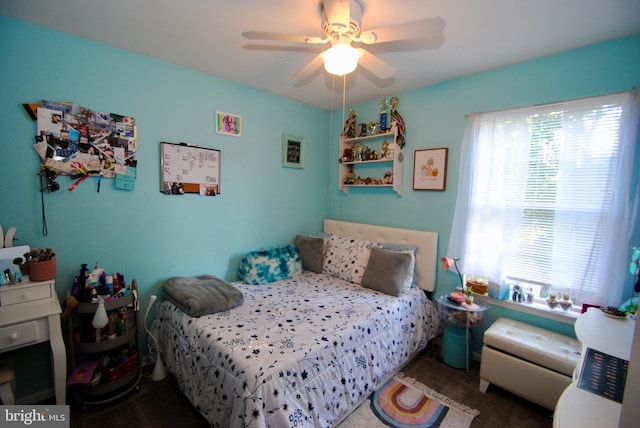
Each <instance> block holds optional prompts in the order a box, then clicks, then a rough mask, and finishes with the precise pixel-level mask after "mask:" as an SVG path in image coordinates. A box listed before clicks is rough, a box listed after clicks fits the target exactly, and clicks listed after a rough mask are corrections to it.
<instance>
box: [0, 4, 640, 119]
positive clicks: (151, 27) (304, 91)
mask: <svg viewBox="0 0 640 428" xmlns="http://www.w3.org/2000/svg"><path fill="white" fill-rule="evenodd" d="M359 1H360V3H361V4H362V8H363V13H362V30H368V29H374V28H379V27H383V26H386V25H391V24H398V23H403V22H409V21H414V20H417V19H423V18H429V17H433V16H440V17H442V18H443V19H444V20H445V21H446V23H447V25H446V28H445V30H444V41H443V43H442V44H441V46H440V47H439V48H430V49H417V48H416V46H415V45H413V46H412V45H411V44H404V45H400V46H401V47H402V46H404V49H402V50H398V51H397V52H390V51H388V48H387V50H386V51H383V49H382V48H384V46H381V45H372V46H371V47H370V49H369V50H370V51H371V52H374V51H375V53H376V54H377V56H378V57H379V58H381V59H383V60H384V61H386V62H388V63H390V64H392V65H393V66H394V67H395V68H396V73H395V76H394V77H393V78H391V79H387V80H384V81H381V80H378V79H376V78H375V77H373V76H372V75H371V73H369V72H367V71H366V70H363V69H362V67H358V68H357V69H356V71H355V72H353V73H352V74H350V75H348V76H347V78H346V85H347V92H346V94H347V95H346V98H347V103H348V104H356V103H360V102H363V101H370V100H373V99H377V98H379V97H380V96H391V95H397V94H399V93H401V92H404V91H408V90H412V89H416V88H420V87H423V86H426V85H430V84H434V83H437V82H442V81H445V80H449V79H452V78H456V77H460V76H464V75H468V74H472V73H476V72H480V71H484V70H489V69H492V68H496V67H500V66H504V65H508V64H513V63H517V62H521V61H525V60H529V59H532V58H536V57H540V56H544V55H549V54H554V53H557V52H562V51H565V50H569V49H573V48H577V47H581V46H586V45H589V44H593V43H597V42H600V41H605V40H611V39H615V38H618V37H623V36H628V35H632V34H637V33H640V1H639V0H528V1H525V0H392V1H391V0H359ZM320 3H321V2H320V0H226V1H220V0H93V1H92V0H0V13H2V14H3V15H7V16H10V17H14V18H17V19H21V20H25V21H29V22H33V23H36V24H39V25H42V26H45V27H50V28H53V29H55V30H59V31H64V32H67V33H71V34H75V35H78V36H81V37H84V38H87V39H91V40H95V41H98V42H103V43H106V44H109V45H113V46H117V47H120V48H124V49H128V50H131V51H134V52H138V53H141V54H145V55H149V56H151V57H155V58H159V59H162V60H165V61H167V62H170V63H174V64H179V65H182V66H185V67H189V68H192V69H194V70H198V71H201V72H203V73H207V74H211V75H214V76H217V77H221V78H223V79H226V80H230V81H235V82H238V83H242V84H245V85H248V86H252V87H255V88H258V89H263V90H265V91H268V92H271V93H274V94H277V95H281V96H283V97H287V98H291V99H294V100H299V101H302V102H305V103H308V104H311V105H313V106H317V107H321V108H324V109H330V108H332V107H339V106H340V105H341V103H342V101H341V93H342V84H343V79H342V78H340V77H338V78H335V79H334V78H333V77H332V76H331V75H328V74H327V73H326V72H325V71H324V70H323V69H319V70H318V72H317V73H315V74H314V76H312V78H311V79H307V81H296V80H295V79H294V78H293V74H294V73H295V72H296V71H298V70H299V69H300V68H301V67H303V66H304V65H305V64H306V63H307V62H308V61H310V60H311V59H313V58H314V57H315V55H316V54H317V53H318V52H319V49H322V48H326V47H325V45H320V46H319V45H306V44H295V43H285V42H265V41H252V40H247V39H245V38H243V37H242V35H241V33H242V32H244V31H249V30H258V31H270V32H279V33H291V34H296V35H312V36H322V33H321V17H320V16H321V15H320V13H321V12H320V10H321V9H320ZM395 47H396V48H397V47H398V46H397V45H395ZM332 91H333V93H332Z"/></svg>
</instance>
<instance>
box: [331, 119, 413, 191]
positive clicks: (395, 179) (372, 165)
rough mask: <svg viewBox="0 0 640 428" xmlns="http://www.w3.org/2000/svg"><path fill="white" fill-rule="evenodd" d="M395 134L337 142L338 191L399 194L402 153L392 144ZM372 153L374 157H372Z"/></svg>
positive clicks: (343, 138) (393, 132) (342, 139)
mask: <svg viewBox="0 0 640 428" xmlns="http://www.w3.org/2000/svg"><path fill="white" fill-rule="evenodd" d="M396 136H397V131H396V130H395V128H393V129H392V131H391V132H385V133H382V134H373V135H367V136H364V137H356V138H346V137H341V138H340V154H341V158H340V160H339V162H340V183H339V188H340V190H342V191H343V192H344V193H349V189H350V188H352V187H372V186H375V187H391V188H392V189H393V190H394V191H395V192H396V193H397V194H399V195H401V194H402V184H403V171H404V151H403V150H402V149H401V148H400V146H398V144H396V142H395V141H396ZM373 152H375V155H374V154H373Z"/></svg>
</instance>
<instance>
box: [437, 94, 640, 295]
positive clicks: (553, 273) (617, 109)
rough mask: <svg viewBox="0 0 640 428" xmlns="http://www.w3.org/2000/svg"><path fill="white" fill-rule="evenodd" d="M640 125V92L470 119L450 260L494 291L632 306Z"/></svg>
mask: <svg viewBox="0 0 640 428" xmlns="http://www.w3.org/2000/svg"><path fill="white" fill-rule="evenodd" d="M639 118H640V103H639V97H638V92H637V91H632V92H625V93H620V94H611V95H606V96H601V97H593V98H586V99H580V100H574V101H568V102H563V103H558V104H553V105H545V106H533V107H525V108H517V109H510V110H503V111H496V112H489V113H476V114H472V115H470V117H469V121H468V124H467V128H466V131H465V135H464V140H463V143H462V152H461V160H460V177H459V189H458V195H457V202H456V210H455V214H454V220H453V226H452V231H451V238H450V242H449V249H448V253H447V255H449V256H452V257H460V258H461V261H460V263H461V264H462V270H463V271H464V272H465V273H466V274H468V275H478V276H484V277H487V278H489V280H490V281H492V282H501V281H505V277H507V276H508V277H510V278H517V279H519V280H524V281H531V282H533V283H537V284H540V285H551V286H552V287H557V288H560V289H562V288H566V289H569V290H570V291H571V294H572V296H573V297H574V298H576V299H577V300H578V301H582V302H588V303H593V304H600V305H605V304H606V305H609V304H611V305H618V304H619V303H620V302H621V301H622V300H624V299H626V298H628V297H629V296H630V294H631V290H630V287H629V286H627V287H626V288H625V285H624V284H625V280H627V283H628V282H629V281H628V278H627V277H628V275H627V267H628V262H629V254H630V246H631V245H632V244H633V243H630V242H629V239H630V236H631V233H632V230H633V227H634V225H635V223H636V221H637V219H638V205H639V203H640V191H639V188H638V168H637V167H634V160H635V159H636V156H637V154H636V146H637V145H638V135H637V132H638V121H639ZM612 123H615V126H616V129H614V130H613V132H612V129H611V126H612V125H611V124H612ZM614 140H615V141H614ZM532 141H535V144H536V147H537V148H538V150H532V148H531V147H532V145H533V144H534V143H532ZM549 141H552V143H549ZM610 147H614V149H613V150H614V151H615V153H612V152H608V151H607V150H609V149H610ZM601 151H602V153H600V152H601ZM532 164H535V165H538V166H540V165H542V167H541V168H540V169H541V170H542V171H543V172H544V171H545V166H547V165H549V166H551V169H552V170H553V171H554V173H553V174H546V175H544V174H543V175H541V176H538V175H536V174H537V173H535V172H532V168H531V165H532ZM549 177H553V180H550V179H549ZM550 181H553V183H550ZM549 189H552V190H549ZM545 192H548V193H549V195H547V194H545ZM532 212H533V213H535V214H534V215H532V214H531V213H532ZM549 212H552V213H553V214H552V215H549V214H546V215H545V214H544V213H549ZM541 213H542V214H541ZM545 230H547V232H548V231H549V230H551V231H552V232H551V233H545V232H544V231H545ZM636 245H637V243H636Z"/></svg>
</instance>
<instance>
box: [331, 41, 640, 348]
mask: <svg viewBox="0 0 640 428" xmlns="http://www.w3.org/2000/svg"><path fill="white" fill-rule="evenodd" d="M428 72H429V70H425V73H428ZM639 86H640V36H635V37H628V38H624V39H619V40H614V41H611V42H606V43H601V44H597V45H592V46H589V47H585V48H582V49H577V50H573V51H569V52H566V53H562V54H558V55H553V56H548V57H544V58H540V59H537V60H533V61H529V62H525V63H520V64H516V65H513V66H509V67H503V68H500V69H497V70H492V71H487V72H484V73H479V74H475V75H472V76H468V77H464V78H460V79H455V80H451V81H447V82H444V83H441V84H437V85H432V86H428V87H425V88H422V89H419V90H415V91H411V92H407V93H403V94H388V96H387V99H388V98H389V97H390V96H393V95H395V96H398V98H399V104H398V111H399V112H400V113H401V114H402V116H403V118H404V120H405V123H406V136H407V138H406V140H407V145H406V146H405V159H406V161H405V167H404V183H405V184H404V195H403V196H402V197H398V196H396V195H395V194H394V193H393V192H392V191H391V190H390V189H367V188H352V189H351V190H350V193H349V194H348V195H345V194H342V193H341V192H340V191H338V190H337V188H338V181H337V178H334V179H333V180H334V181H333V183H334V185H335V189H336V190H335V191H333V192H332V193H331V197H330V199H329V207H328V211H327V215H328V217H331V218H338V219H342V220H348V221H361V222H365V223H369V222H370V223H376V224H383V225H388V226H397V227H406V228H410V229H422V230H432V231H436V232H438V234H439V243H438V254H439V255H440V256H444V255H447V247H448V244H449V235H450V230H451V224H452V221H453V212H454V210H455V202H456V194H457V189H458V176H459V174H460V168H459V161H460V146H461V143H462V137H463V134H464V130H465V126H466V118H465V115H466V114H468V113H472V112H479V111H490V110H498V109H505V108H511V107H518V106H526V105H532V104H541V103H549V102H553V101H559V100H565V99H573V98H581V97H588V96H594V95H601V94H606V93H611V92H617V91H625V90H629V89H632V88H633V87H639ZM348 100H349V94H348V92H347V107H352V108H353V109H354V110H355V111H356V114H357V119H358V120H357V121H358V122H369V121H372V120H377V114H378V111H379V107H378V106H379V100H377V99H376V100H372V101H371V102H368V103H365V104H360V105H355V106H351V105H350V104H349V101H348ZM333 119H334V121H340V120H342V112H336V113H334V116H333ZM332 147H333V148H334V150H333V153H334V157H333V158H334V159H335V160H336V161H335V162H334V161H333V159H332V163H331V173H332V177H337V174H338V172H337V171H338V163H337V159H338V157H339V154H338V138H337V137H336V139H335V140H334V141H333V142H332ZM440 147H448V149H449V160H448V171H447V182H446V191H444V192H441V191H414V190H412V180H413V160H414V151H415V150H416V149H427V148H440ZM637 152H640V151H637ZM637 156H638V157H639V160H638V161H637V162H636V165H640V153H637ZM636 185H637V182H636ZM631 242H632V243H633V242H635V243H636V245H637V244H638V242H640V234H639V231H636V233H635V238H634V239H632V240H631ZM478 245H491V243H490V242H479V243H478ZM621 245H626V243H625V242H624V239H622V240H621ZM457 280H458V278H457V276H455V275H451V274H450V272H447V271H444V270H443V269H442V268H441V267H439V266H438V272H437V280H436V294H444V293H449V292H450V291H452V290H453V289H454V287H455V285H456V284H457ZM630 281H631V276H630V275H629V284H628V286H627V289H629V290H630V289H631V283H630ZM498 316H506V317H510V318H515V319H519V320H522V321H524V322H529V323H533V324H537V325H539V326H541V327H543V328H549V329H552V330H555V331H558V332H560V333H563V334H568V335H573V328H572V326H570V325H567V324H560V323H556V322H553V321H549V320H544V319H539V318H537V317H535V316H531V315H526V314H521V313H519V312H514V311H512V310H509V309H505V308H498V307H494V308H492V309H491V310H490V311H489V312H488V313H487V315H486V319H485V323H484V326H485V327H486V326H488V325H490V323H491V322H492V321H493V320H495V318H497V317H498ZM482 332H483V329H477V330H476V331H475V332H474V336H475V339H476V340H475V342H476V346H475V350H476V352H479V350H480V343H481V337H482V336H481V335H482Z"/></svg>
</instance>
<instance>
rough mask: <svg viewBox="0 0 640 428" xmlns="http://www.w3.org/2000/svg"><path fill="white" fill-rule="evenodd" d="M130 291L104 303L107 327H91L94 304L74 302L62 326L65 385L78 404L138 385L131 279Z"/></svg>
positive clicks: (109, 397) (134, 284)
mask: <svg viewBox="0 0 640 428" xmlns="http://www.w3.org/2000/svg"><path fill="white" fill-rule="evenodd" d="M130 290H131V292H130V293H128V294H125V295H123V296H121V297H118V298H116V299H113V300H109V301H106V302H104V308H105V310H106V313H107V317H108V319H109V323H108V326H107V327H104V328H102V329H95V328H94V327H93V325H92V320H93V317H94V315H95V313H96V310H97V309H98V303H78V304H77V306H76V307H75V309H74V311H73V316H72V317H69V321H68V323H67V324H68V325H67V326H66V327H67V328H68V335H69V337H68V338H67V339H68V340H67V342H68V346H69V348H70V349H69V365H70V367H69V369H70V373H71V374H70V375H69V379H68V381H67V384H69V385H72V386H73V391H74V394H75V398H76V401H77V402H78V403H79V404H81V405H82V406H85V407H86V406H88V405H97V404H103V403H108V402H111V401H114V400H117V399H119V398H121V397H123V396H124V395H126V394H127V393H129V392H130V391H132V390H134V389H136V390H137V389H138V388H139V384H140V380H141V379H142V366H141V362H140V355H139V353H140V349H139V348H140V334H139V329H138V311H137V308H136V301H135V299H136V294H137V290H138V283H137V282H136V280H135V279H133V280H132V281H131V286H130ZM96 372H99V376H96Z"/></svg>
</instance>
